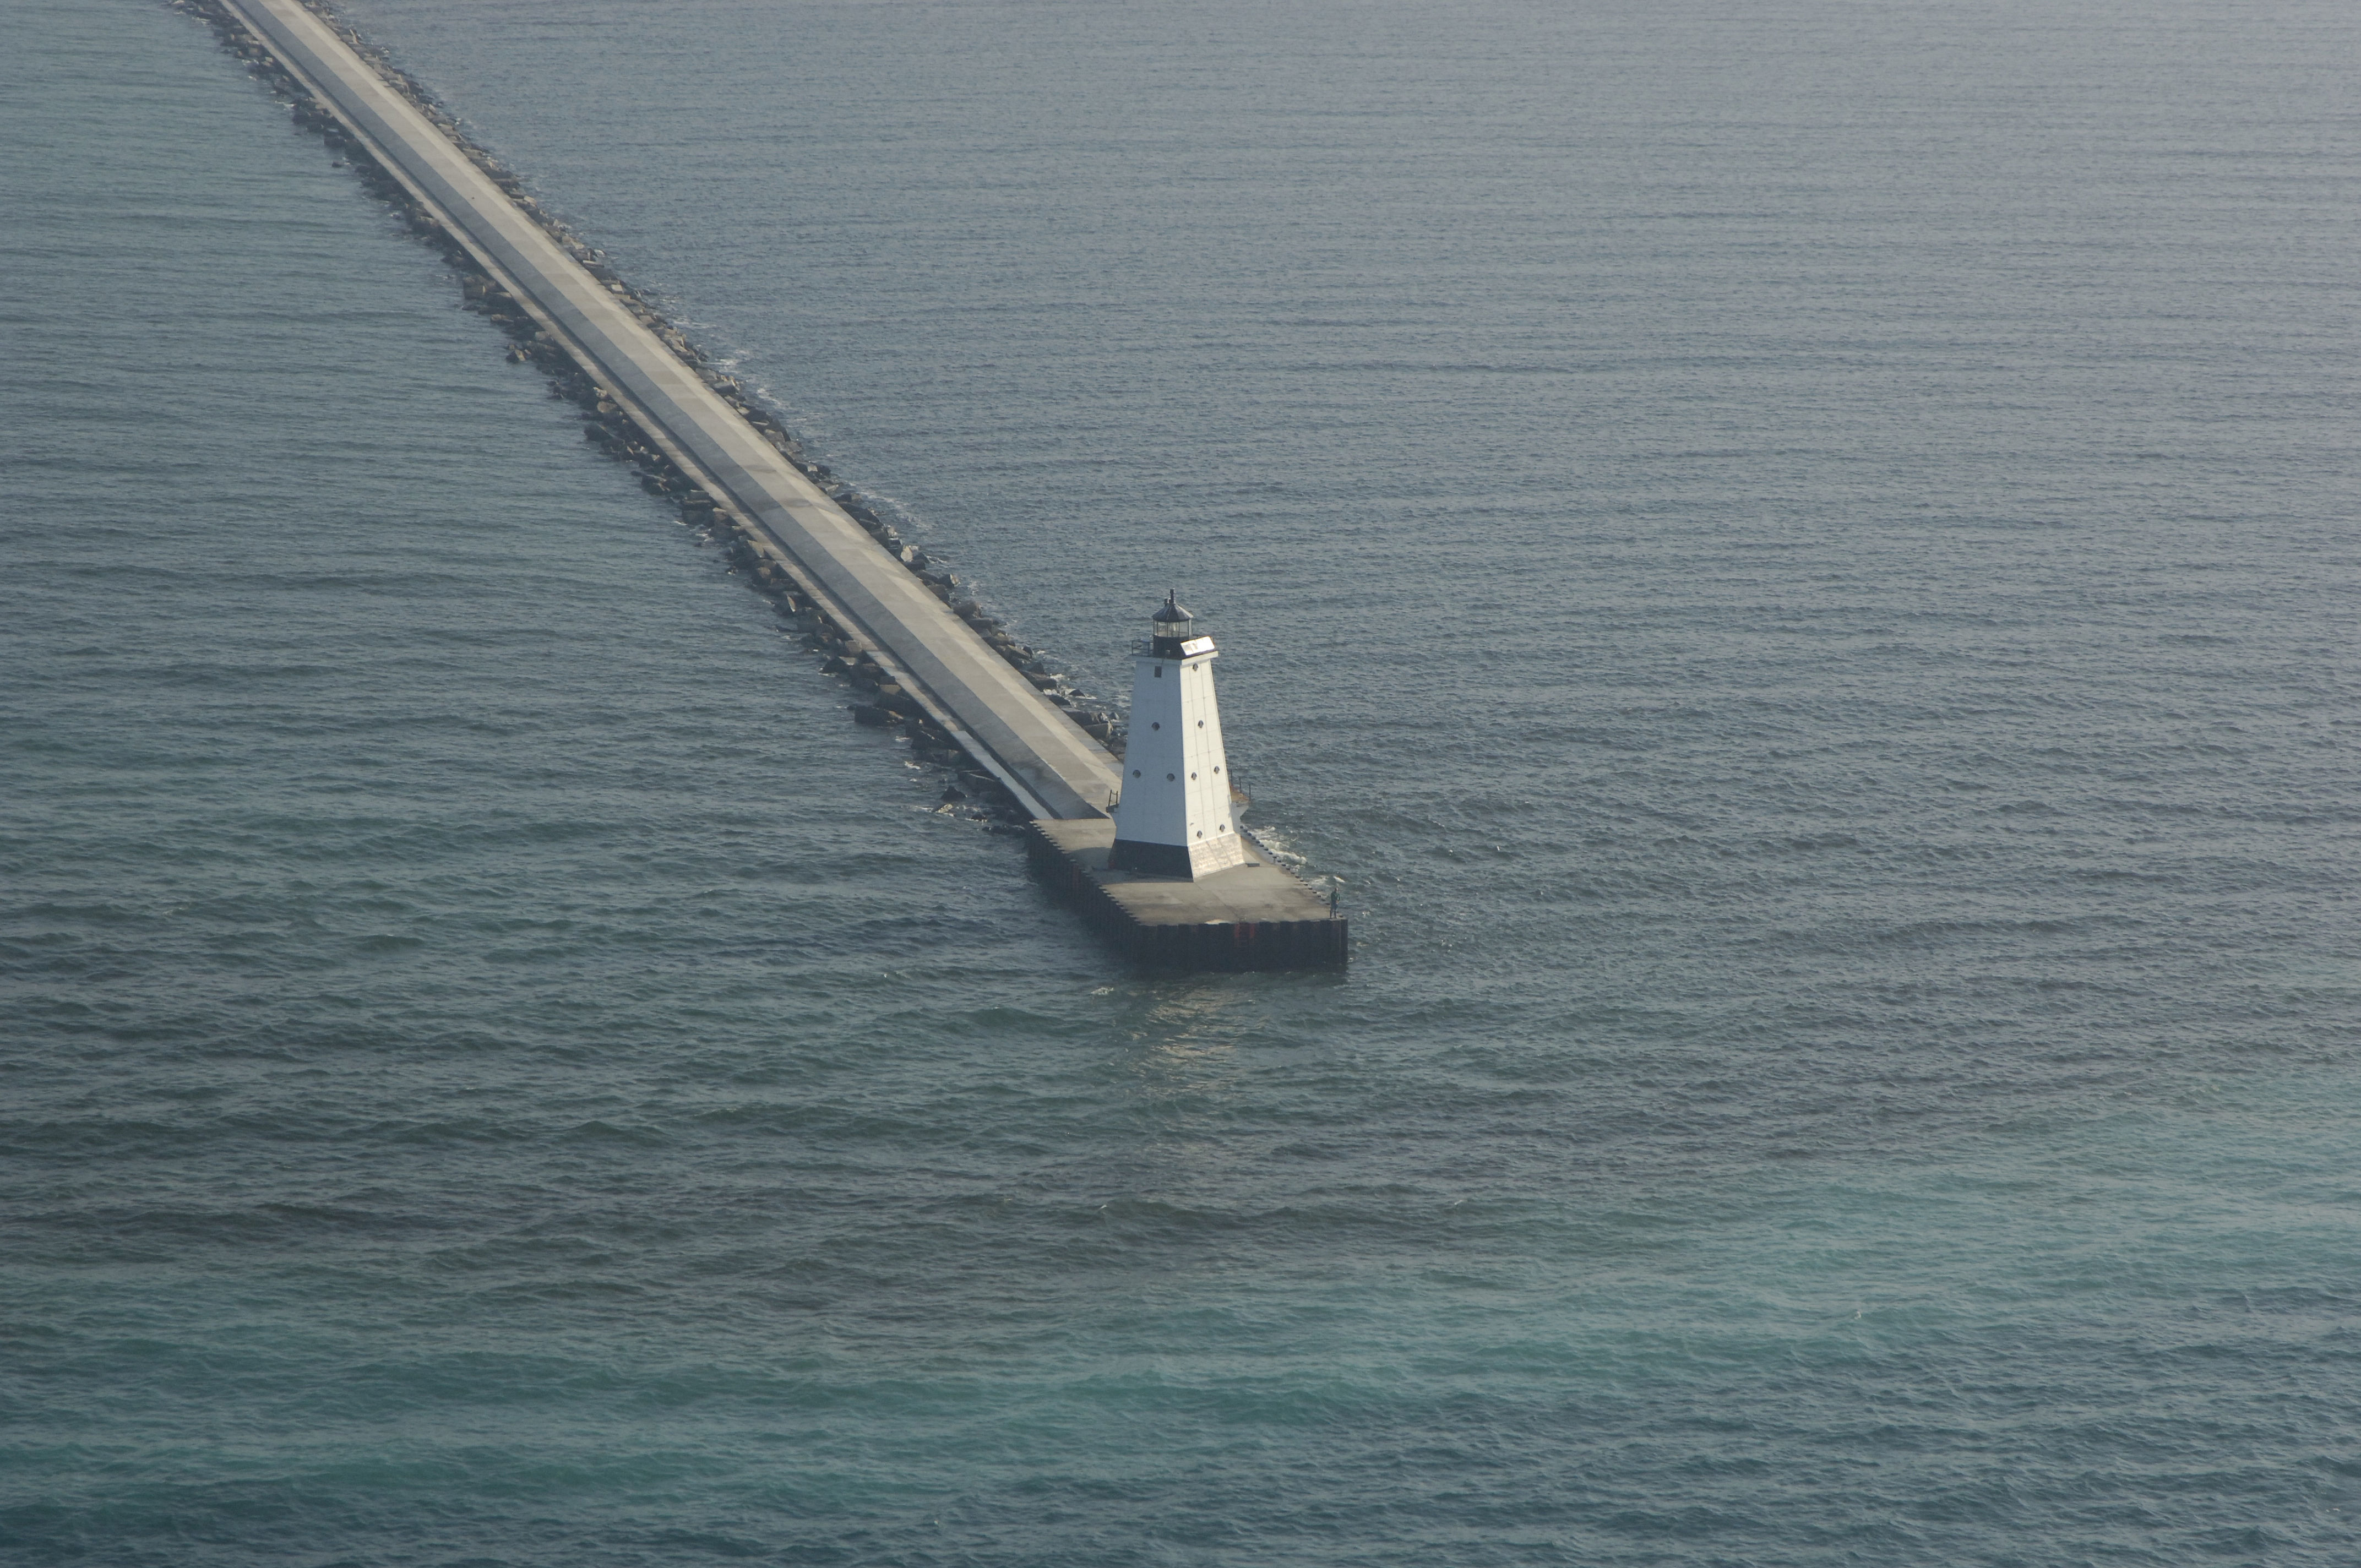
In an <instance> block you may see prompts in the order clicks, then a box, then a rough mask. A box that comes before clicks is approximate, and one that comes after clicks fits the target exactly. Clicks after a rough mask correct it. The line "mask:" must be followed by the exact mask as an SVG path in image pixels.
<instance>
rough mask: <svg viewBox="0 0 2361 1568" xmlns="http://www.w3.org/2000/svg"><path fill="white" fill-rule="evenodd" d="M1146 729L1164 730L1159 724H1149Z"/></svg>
mask: <svg viewBox="0 0 2361 1568" xmlns="http://www.w3.org/2000/svg"><path fill="white" fill-rule="evenodd" d="M1148 728H1149V729H1163V728H1164V726H1163V725H1162V724H1160V723H1159V724H1151V725H1149V726H1148Z"/></svg>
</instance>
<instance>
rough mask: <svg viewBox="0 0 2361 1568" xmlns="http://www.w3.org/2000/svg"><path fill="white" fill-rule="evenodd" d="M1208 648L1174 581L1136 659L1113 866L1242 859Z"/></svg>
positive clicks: (1197, 869)
mask: <svg viewBox="0 0 2361 1568" xmlns="http://www.w3.org/2000/svg"><path fill="white" fill-rule="evenodd" d="M1214 656H1215V654H1214V649H1213V639H1212V638H1211V637H1208V636H1206V635H1205V632H1204V628H1203V627H1202V625H1200V624H1199V623H1198V620H1197V618H1196V617H1195V616H1193V615H1191V614H1190V613H1189V612H1188V611H1187V610H1185V609H1181V608H1180V602H1179V598H1178V597H1177V590H1176V592H1175V593H1172V594H1167V595H1165V596H1164V602H1163V603H1162V604H1161V605H1159V606H1158V607H1157V610H1156V613H1155V615H1153V616H1152V617H1150V618H1149V620H1148V645H1147V647H1146V648H1145V649H1143V650H1142V651H1141V652H1140V653H1139V654H1138V656H1137V658H1136V659H1135V660H1134V661H1133V663H1132V672H1131V735H1130V741H1129V744H1128V745H1127V746H1126V749H1125V753H1124V760H1123V798H1122V800H1121V801H1119V802H1118V803H1117V804H1116V806H1115V849H1114V850H1113V851H1112V852H1111V853H1110V854H1109V855H1108V856H1107V864H1109V865H1110V866H1120V867H1123V868H1125V869H1126V870H1129V871H1137V872H1152V873H1155V874H1159V875H1163V876H1182V877H1192V878H1193V877H1201V876H1204V875H1206V874H1208V873H1210V872H1217V871H1220V870H1221V869H1222V868H1224V866H1235V865H1243V864H1244V863H1245V862H1246V843H1245V840H1244V839H1241V838H1240V837H1239V836H1238V824H1237V817H1236V815H1235V813H1234V812H1233V811H1232V810H1231V809H1230V776H1229V773H1228V772H1227V769H1228V766H1229V763H1228V761H1227V759H1225V758H1224V756H1223V754H1222V716H1221V712H1220V710H1219V709H1218V708H1216V707H1214V705H1213V659H1214Z"/></svg>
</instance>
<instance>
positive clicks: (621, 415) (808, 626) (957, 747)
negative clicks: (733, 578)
mask: <svg viewBox="0 0 2361 1568" xmlns="http://www.w3.org/2000/svg"><path fill="white" fill-rule="evenodd" d="M172 3H173V4H174V5H176V6H177V7H178V8H180V9H182V10H185V11H189V12H192V13H193V14H195V15H198V16H202V17H203V18H205V19H206V20H208V21H209V22H210V23H211V24H212V25H213V26H214V27H215V29H216V30H217V31H218V32H219V33H220V34H221V36H222V38H223V39H224V42H225V44H226V45H227V47H229V48H230V49H232V50H233V51H234V52H235V53H236V54H237V55H239V56H240V57H241V58H243V59H245V60H247V61H248V63H249V64H250V65H252V66H253V67H254V69H255V70H256V71H258V72H260V73H262V74H264V75H265V76H267V77H269V79H270V80H271V81H272V82H273V84H274V85H275V86H276V87H277V88H278V89H279V90H280V92H282V93H284V94H285V95H286V97H287V98H288V100H289V101H290V104H291V109H292V112H293V114H294V116H295V119H296V122H297V124H298V125H299V126H302V127H304V128H307V129H310V130H313V131H315V132H316V133H318V134H319V135H321V136H322V137H324V138H325V139H326V140H327V141H328V142H329V143H330V144H331V145H332V146H333V147H335V148H336V149H337V150H338V151H340V152H342V153H344V154H345V155H346V157H347V159H349V161H350V163H351V164H352V166H353V167H354V168H355V169H356V170H357V171H358V172H359V174H360V176H361V178H362V179H363V181H365V182H366V183H368V185H369V186H370V188H371V189H372V190H374V191H375V192H376V193H378V194H379V196H381V197H382V198H384V199H385V200H386V201H388V202H389V203H390V204H392V205H393V207H394V208H395V209H396V210H397V211H398V212H400V213H401V214H403V215H404V217H405V219H406V220H407V222H408V224H409V225H410V227H411V228H412V231H413V232H414V233H415V234H417V235H418V236H420V237H421V238H422V239H423V240H425V241H426V242H428V243H429V244H431V245H433V246H434V247H436V248H438V249H439V250H440V251H441V252H442V254H443V255H444V257H445V258H446V259H447V260H448V261H449V262H450V264H451V266H452V267H453V269H455V270H456V272H457V273H458V275H459V278H460V280H461V288H462V291H463V293H464V295H465V299H466V303H467V308H469V309H471V310H474V311H476V312H478V313H481V314H483V315H485V316H487V317H488V318H489V319H490V320H491V321H492V322H493V323H495V324H496V325H498V326H499V327H500V329H501V330H502V331H503V332H504V333H505V334H507V335H508V337H509V339H510V345H511V346H510V349H509V353H510V356H511V358H512V359H513V360H516V361H518V362H520V363H531V364H533V365H535V366H537V367H539V368H540V369H542V370H543V371H544V373H545V374H546V375H547V376H548V377H549V378H550V380H551V381H552V383H553V385H554V386H555V389H557V391H558V392H559V393H560V394H561V395H563V396H565V397H567V398H569V399H571V400H574V401H575V402H576V403H577V405H578V406H579V407H580V408H581V409H582V410H583V417H584V426H585V429H584V433H585V436H586V438H587V439H588V440H590V441H591V442H593V443H595V444H598V445H599V446H601V447H602V448H604V449H605V450H607V451H608V452H609V453H610V454H612V455H615V456H617V457H618V458H620V459H622V460H624V461H628V462H630V463H631V464H633V465H634V466H636V467H637V468H638V470H639V473H640V475H641V478H642V483H643V484H644V485H646V486H647V488H650V489H651V490H653V491H655V492H658V493H661V494H664V495H666V496H668V497H670V498H672V499H674V500H675V502H676V503H677V504H678V506H679V507H680V510H681V514H682V517H683V520H684V521H686V522H689V523H691V524H693V525H695V526H697V527H698V528H699V529H700V530H701V531H703V532H704V534H705V536H706V537H708V538H709V539H711V540H712V541H714V542H715V543H719V544H720V545H721V546H722V547H723V548H724V549H725V550H726V551H727V552H728V554H729V556H730V561H731V564H732V566H733V568H734V569H735V570H736V571H738V572H740V573H741V574H742V575H743V576H744V577H745V578H746V580H748V581H749V582H750V583H751V584H752V585H753V586H754V587H756V588H758V589H759V590H761V591H763V593H765V594H767V595H769V596H770V597H771V598H773V600H774V603H775V604H776V605H777V607H778V608H779V609H780V611H781V612H782V613H783V614H784V615H785V616H787V617H788V618H789V619H790V621H791V623H792V624H793V625H794V626H796V628H797V629H798V630H801V632H802V635H803V641H804V645H805V646H806V647H807V649H809V650H811V651H812V652H814V653H816V654H819V655H823V656H824V657H825V660H826V663H824V665H823V668H824V669H825V670H826V671H827V672H828V673H829V674H835V675H839V676H841V677H843V678H844V679H846V680H848V681H849V682H851V683H852V684H853V685H855V686H856V687H857V688H858V689H859V690H860V691H861V692H862V694H863V696H862V700H860V701H857V702H855V703H853V704H851V712H852V717H853V718H855V719H856V720H857V721H859V722H861V723H862V724H866V725H871V726H876V727H893V728H895V729H900V730H902V731H904V732H905V733H906V735H907V736H908V738H909V740H910V742H911V744H912V747H913V750H914V751H915V752H916V754H917V756H918V757H919V758H921V759H922V760H925V761H927V762H934V763H937V764H940V765H942V766H944V767H947V768H950V769H954V770H957V773H958V776H957V777H956V778H955V779H954V780H953V781H952V782H951V783H950V784H948V785H947V787H946V788H945V790H944V792H943V804H942V805H941V806H940V807H939V809H940V810H943V811H946V812H951V811H961V812H965V813H967V814H969V815H972V816H975V817H982V818H983V819H984V820H986V821H988V822H991V823H992V824H993V825H994V827H997V828H1016V826H1017V825H1018V824H1021V823H1024V822H1027V821H1028V820H1029V821H1030V822H1031V823H1032V825H1033V828H1032V838H1033V849H1034V853H1035V859H1036V861H1038V862H1039V863H1040V864H1041V865H1042V867H1043V870H1044V872H1045V874H1047V876H1048V880H1049V882H1050V883H1051V885H1052V886H1053V887H1054V888H1057V889H1058V890H1060V892H1062V893H1064V894H1067V895H1069V896H1070V897H1071V898H1073V899H1075V900H1076V902H1078V903H1079V904H1080V905H1081V906H1082V909H1083V911H1084V913H1085V914H1086V916H1089V917H1090V918H1091V919H1092V920H1093V924H1095V925H1097V926H1098V927H1100V928H1101V929H1102V930H1103V931H1104V932H1105V933H1106V934H1108V935H1109V936H1111V937H1112V938H1115V940H1116V941H1117V942H1118V943H1119V944H1120V945H1122V946H1123V947H1124V948H1126V949H1127V950H1128V951H1130V952H1131V953H1133V954H1134V956H1136V957H1137V958H1140V959H1144V960H1146V961H1149V962H1155V963H1159V964H1179V965H1181V966H1183V967H1189V968H1245V969H1264V968H1306V967H1331V966H1334V965H1341V964H1342V963H1343V962H1344V961H1345V946H1346V943H1345V922H1344V920H1343V919H1342V917H1341V916H1338V915H1337V914H1336V913H1335V911H1334V907H1333V905H1332V904H1331V903H1329V902H1327V901H1323V899H1321V897H1320V896H1319V895H1318V894H1314V893H1313V892H1312V890H1311V889H1310V888H1309V887H1307V886H1306V885H1304V883H1302V882H1301V880H1299V879H1298V878H1296V877H1295V876H1294V874H1293V873H1292V872H1290V871H1289V870H1288V869H1287V868H1286V867H1285V866H1283V865H1281V864H1280V863H1279V861H1278V860H1277V859H1276V858H1275V857H1273V856H1271V855H1270V854H1269V853H1268V850H1260V849H1259V846H1257V850H1258V851H1259V852H1257V853H1254V854H1251V855H1249V857H1248V863H1247V864H1246V865H1242V866H1239V867H1237V868H1235V869H1233V870H1230V871H1225V872H1221V873H1219V874H1218V875H1217V876H1214V877H1213V878H1210V879H1208V878H1204V877H1199V878H1197V879H1195V880H1193V881H1192V880H1191V879H1189V878H1186V877H1183V878H1179V879H1173V878H1155V877H1143V876H1138V875H1135V874H1130V873H1126V872H1120V871H1117V870H1115V868H1112V867H1110V866H1109V865H1108V864H1107V863H1106V861H1107V851H1106V845H1107V844H1109V843H1111V842H1112V841H1113V837H1114V824H1113V822H1112V821H1111V820H1110V817H1109V813H1110V812H1111V811H1112V810H1113V808H1114V806H1115V802H1116V799H1117V797H1118V795H1119V794H1120V790H1121V780H1122V769H1121V764H1120V762H1118V760H1117V759H1118V757H1119V756H1120V755H1121V753H1122V751H1123V749H1124V740H1125V737H1124V734H1123V728H1122V720H1121V719H1120V718H1119V717H1118V715H1117V714H1116V712H1115V709H1114V708H1113V707H1110V706H1108V705H1105V704H1103V703H1098V702H1093V701H1092V700H1090V699H1089V698H1087V697H1085V696H1083V695H1082V694H1081V693H1078V692H1075V691H1074V690H1072V689H1071V687H1070V686H1069V685H1067V684H1066V682H1065V681H1064V680H1063V679H1062V678H1061V677H1060V675H1059V674H1057V673H1056V672H1055V671H1054V670H1053V669H1052V668H1050V667H1049V665H1048V663H1046V661H1045V660H1044V658H1043V656H1042V655H1041V654H1039V652H1038V651H1037V650H1034V649H1031V648H1028V647H1026V646H1025V645H1024V644H1022V643H1020V642H1018V641H1016V639H1015V638H1014V637H1012V636H1010V635H1009V634H1008V632H1007V631H1006V630H1005V628H1004V627H1003V626H1001V625H1000V624H999V623H998V622H997V621H996V620H994V618H993V617H991V616H990V615H988V614H987V613H985V612H984V610H983V609H982V607H980V606H979V605H977V604H976V603H975V602H974V600H973V599H972V598H971V597H968V596H967V595H965V594H964V593H963V592H962V585H961V582H960V580H959V578H958V576H956V575H955V574H953V573H951V572H950V570H949V569H948V567H947V566H946V565H944V564H943V563H941V562H939V561H937V560H935V559H933V558H932V557H930V556H929V555H928V553H927V552H925V551H923V550H921V549H919V548H918V547H917V546H916V545H915V544H913V543H910V542H908V541H906V540H905V539H904V538H902V537H901V535H900V533H899V532H897V531H896V530H895V528H894V527H893V525H892V524H891V523H889V522H887V521H885V520H884V518H883V517H881V516H880V515H879V514H878V512H877V510H875V509H874V508H873V507H872V506H870V505H869V504H868V503H867V502H865V501H864V500H863V499H862V497H861V496H860V495H859V494H858V492H857V491H855V490H854V489H853V488H851V487H850V486H849V485H846V484H844V483H842V482H841V481H840V480H839V479H838V478H837V477H836V476H834V475H832V474H830V473H829V471H828V469H827V468H826V467H825V466H823V465H821V464H819V463H818V462H817V461H815V460H813V459H812V458H811V456H810V455H808V453H807V452H806V451H805V450H804V448H803V446H802V444H801V443H799V442H798V441H797V440H796V438H795V436H794V435H793V434H792V433H790V432H789V431H788V430H787V429H786V427H785V425H784V424H782V423H781V422H780V421H779V420H778V419H777V418H776V417H775V416H774V414H772V413H771V412H770V411H768V410H765V409H763V408H762V407H760V406H759V405H758V403H757V402H756V400H754V399H753V398H752V397H751V396H750V395H749V394H748V392H747V390H746V389H745V388H743V387H742V386H741V384H740V383H739V382H738V381H737V380H736V379H735V378H733V377H731V376H730V375H729V374H727V373H726V371H725V370H724V369H723V368H722V367H719V366H718V365H716V364H715V363H714V362H712V361H711V360H710V359H709V358H708V356H705V355H704V354H702V353H701V352H700V351H699V350H698V349H697V346H696V345H694V344H692V343H691V342H690V341H689V340H688V338H687V336H686V334H684V333H682V332H681V331H680V330H679V329H678V328H677V327H676V326H675V325H674V324H673V323H670V322H668V321H666V320H665V319H664V315H663V314H662V313H661V312H659V311H657V310H655V309H654V308H653V306H652V305H651V304H650V302H648V301H647V300H646V299H644V298H643V297H642V296H641V295H640V294H639V293H638V292H637V291H634V290H632V289H631V287H630V286H629V285H628V284H627V283H625V282H624V281H623V280H621V279H620V278H618V277H616V276H615V274H614V272H613V270H612V269H610V268H609V267H608V265H607V264H606V258H604V256H603V255H602V254H601V253H599V252H598V250H596V249H594V248H593V247H590V246H588V244H586V243H585V242H584V241H583V240H582V239H581V238H580V236H577V235H576V234H574V233H573V232H572V231H571V230H570V229H569V228H568V227H567V226H566V225H565V224H564V223H563V222H562V221H560V220H558V219H557V218H555V216H554V215H553V214H548V213H546V212H544V210H543V209H542V208H541V207H540V205H539V204H538V203H535V202H534V201H533V199H532V198H531V197H530V196H529V195H527V194H526V192H525V191H524V188H523V185H522V181H519V180H518V179H517V178H516V177H515V176H514V175H513V174H512V173H511V172H510V171H509V170H505V169H503V168H502V167H500V164H499V162H498V161H497V160H496V159H493V158H492V157H491V156H490V155H489V153H488V152H486V151H485V150H484V149H483V148H479V147H477V146H475V145H474V144H473V143H472V142H470V141H469V140H468V138H467V137H466V136H464V135H463V134H462V133H461V131H460V129H459V126H458V123H457V121H456V117H455V116H453V115H450V114H449V113H448V112H447V111H445V109H444V108H443V107H442V105H440V104H437V103H436V102H435V101H434V98H433V97H432V95H431V94H429V93H426V92H425V91H424V90H423V88H421V87H420V86H419V85H418V84H417V83H416V82H412V81H411V80H410V79H409V78H408V77H407V76H405V75H404V74H403V73H402V72H401V71H399V70H397V69H396V68H395V67H394V66H393V65H392V63H391V62H390V60H386V59H385V58H384V57H383V55H382V53H381V52H379V51H377V50H375V49H372V48H371V47H370V46H369V45H368V43H367V42H366V41H365V40H363V39H362V38H360V37H359V36H358V35H357V34H356V33H355V32H354V31H353V30H352V29H350V28H349V27H345V26H343V25H342V24H341V23H339V22H338V21H337V20H336V19H335V17H334V16H333V15H331V14H328V13H326V12H325V11H324V10H322V9H320V8H318V6H317V5H315V4H313V0H172ZM1241 798H1242V797H1241Z"/></svg>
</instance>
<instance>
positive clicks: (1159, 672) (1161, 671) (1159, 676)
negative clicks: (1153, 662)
mask: <svg viewBox="0 0 2361 1568" xmlns="http://www.w3.org/2000/svg"><path fill="white" fill-rule="evenodd" d="M1156 678H1157V679H1158V680H1159V681H1160V680H1162V679H1163V678H1164V666H1163V665H1161V664H1159V665H1157V666H1156Z"/></svg>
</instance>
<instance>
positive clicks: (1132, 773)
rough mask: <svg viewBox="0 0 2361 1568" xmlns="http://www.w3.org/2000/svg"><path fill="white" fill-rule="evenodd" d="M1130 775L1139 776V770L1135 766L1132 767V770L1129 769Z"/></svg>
mask: <svg viewBox="0 0 2361 1568" xmlns="http://www.w3.org/2000/svg"><path fill="white" fill-rule="evenodd" d="M1131 776H1132V777H1133V778H1137V777H1138V776H1139V770H1138V769H1137V768H1134V769H1132V770H1131Z"/></svg>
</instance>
